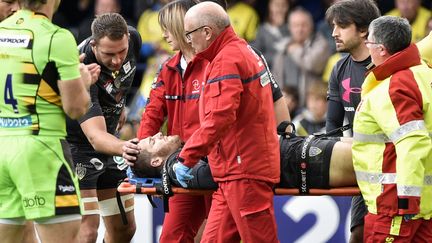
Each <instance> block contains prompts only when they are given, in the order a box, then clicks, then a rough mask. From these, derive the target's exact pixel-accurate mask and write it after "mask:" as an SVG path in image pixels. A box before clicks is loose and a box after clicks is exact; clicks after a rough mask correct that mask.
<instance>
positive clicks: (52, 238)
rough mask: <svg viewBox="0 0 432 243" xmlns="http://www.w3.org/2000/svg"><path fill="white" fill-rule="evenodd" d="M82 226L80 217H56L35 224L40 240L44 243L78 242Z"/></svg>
mask: <svg viewBox="0 0 432 243" xmlns="http://www.w3.org/2000/svg"><path fill="white" fill-rule="evenodd" d="M80 225H81V218H80V217H79V215H70V216H56V217H52V218H50V219H48V220H44V221H41V222H36V223H35V227H36V230H37V232H38V235H39V238H40V239H41V241H42V242H44V243H51V242H52V243H58V242H62V243H69V242H70V243H74V242H77V241H78V232H79V228H80Z"/></svg>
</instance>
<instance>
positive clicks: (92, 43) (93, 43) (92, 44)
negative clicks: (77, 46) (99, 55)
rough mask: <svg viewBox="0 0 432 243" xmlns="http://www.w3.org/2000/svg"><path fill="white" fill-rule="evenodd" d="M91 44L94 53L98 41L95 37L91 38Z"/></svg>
mask: <svg viewBox="0 0 432 243" xmlns="http://www.w3.org/2000/svg"><path fill="white" fill-rule="evenodd" d="M90 46H91V49H92V51H93V53H95V52H96V50H95V48H96V41H95V40H94V39H91V40H90Z"/></svg>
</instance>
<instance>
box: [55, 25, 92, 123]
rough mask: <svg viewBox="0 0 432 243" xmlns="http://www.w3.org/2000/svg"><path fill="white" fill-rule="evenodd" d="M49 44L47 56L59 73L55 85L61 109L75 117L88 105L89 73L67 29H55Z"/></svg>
mask: <svg viewBox="0 0 432 243" xmlns="http://www.w3.org/2000/svg"><path fill="white" fill-rule="evenodd" d="M50 44H51V46H50V52H49V57H48V58H49V62H50V63H54V65H55V68H56V70H57V72H58V75H59V78H58V81H57V86H58V88H59V91H60V96H61V100H62V106H63V110H64V112H65V113H66V114H67V115H68V116H69V117H71V118H73V119H77V118H79V117H81V116H82V115H84V114H85V113H86V112H87V109H88V107H89V101H90V97H89V94H88V89H89V87H90V85H91V83H92V77H91V74H90V72H89V69H88V67H87V66H85V65H84V64H79V59H78V50H77V47H76V42H75V39H74V37H73V35H72V34H71V33H70V32H69V31H67V30H65V29H60V30H59V31H57V32H56V33H55V34H54V35H53V37H52V41H51V43H50ZM47 68H49V65H47Z"/></svg>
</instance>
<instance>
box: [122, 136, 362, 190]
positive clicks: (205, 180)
mask: <svg viewBox="0 0 432 243" xmlns="http://www.w3.org/2000/svg"><path fill="white" fill-rule="evenodd" d="M351 141H352V139H351V138H337V137H326V136H313V137H310V138H309V137H297V136H295V135H294V134H293V133H288V134H286V135H283V136H282V137H280V140H279V145H280V151H281V154H280V157H281V161H280V165H281V182H280V183H279V185H278V187H283V188H300V187H301V183H300V181H301V177H299V176H298V174H299V172H300V171H299V168H300V166H299V164H300V163H301V162H304V161H305V163H307V164H308V166H309V169H308V173H310V174H308V175H307V178H308V179H309V181H306V183H307V184H305V186H306V187H308V188H324V189H327V188H332V187H343V186H353V185H355V184H356V178H355V175H354V169H353V166H352V157H351ZM138 146H139V147H140V149H141V150H140V154H139V155H137V159H136V161H135V162H134V163H129V164H130V165H131V170H132V172H133V176H135V177H138V178H159V177H161V173H162V168H163V167H164V166H165V168H166V171H167V174H168V177H169V179H170V181H171V183H173V185H175V186H178V187H180V186H181V184H180V183H179V182H178V181H177V178H176V174H175V172H174V169H173V167H174V164H175V162H176V158H177V156H178V154H179V153H180V150H181V148H182V146H183V142H182V141H181V140H180V137H179V136H177V135H175V136H163V135H162V134H161V133H158V134H156V135H154V136H151V137H147V138H145V139H143V140H141V141H140V142H139V143H138ZM304 151H306V153H303V152H304ZM302 153H303V154H306V155H307V157H306V158H304V159H303V158H302ZM191 174H192V175H193V178H192V179H191V180H188V181H187V183H186V184H187V188H190V189H216V188H217V183H215V182H214V181H213V178H212V175H211V171H210V167H209V165H208V162H207V159H206V158H202V159H201V160H200V161H199V162H198V163H197V164H196V165H195V166H194V167H193V168H192V172H191Z"/></svg>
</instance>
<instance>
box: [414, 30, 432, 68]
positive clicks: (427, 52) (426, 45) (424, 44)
mask: <svg viewBox="0 0 432 243" xmlns="http://www.w3.org/2000/svg"><path fill="white" fill-rule="evenodd" d="M417 47H418V49H419V51H420V55H421V57H422V59H423V60H424V61H425V62H426V63H427V64H428V65H429V67H432V32H429V34H428V35H427V36H426V37H425V38H423V39H422V40H421V41H419V42H418V43H417Z"/></svg>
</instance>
